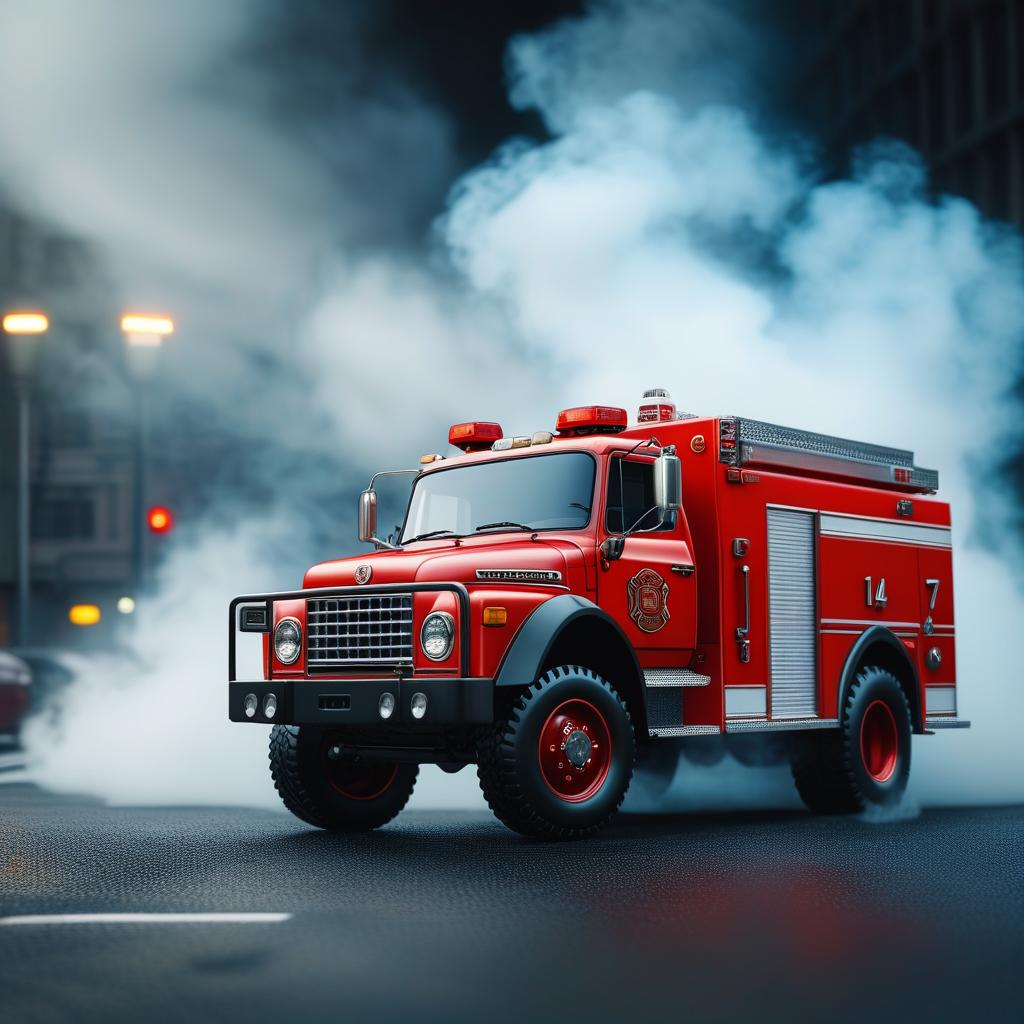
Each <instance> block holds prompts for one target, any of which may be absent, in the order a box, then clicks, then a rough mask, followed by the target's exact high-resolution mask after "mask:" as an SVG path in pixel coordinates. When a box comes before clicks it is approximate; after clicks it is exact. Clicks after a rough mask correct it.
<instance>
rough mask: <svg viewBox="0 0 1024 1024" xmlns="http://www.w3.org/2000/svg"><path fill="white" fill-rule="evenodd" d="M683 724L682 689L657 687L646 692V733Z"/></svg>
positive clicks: (678, 687)
mask: <svg viewBox="0 0 1024 1024" xmlns="http://www.w3.org/2000/svg"><path fill="white" fill-rule="evenodd" d="M682 724H683V688H682V687H681V686H658V687H652V688H651V689H649V690H648V691H647V731H648V732H651V733H655V732H656V733H659V734H660V733H662V732H663V730H665V729H669V728H672V727H673V726H681V725H682Z"/></svg>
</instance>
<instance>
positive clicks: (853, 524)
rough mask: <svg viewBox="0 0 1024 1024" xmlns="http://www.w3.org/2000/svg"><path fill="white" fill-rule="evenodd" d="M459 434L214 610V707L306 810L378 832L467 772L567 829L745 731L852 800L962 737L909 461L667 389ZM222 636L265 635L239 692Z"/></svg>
mask: <svg viewBox="0 0 1024 1024" xmlns="http://www.w3.org/2000/svg"><path fill="white" fill-rule="evenodd" d="M449 441H450V443H451V445H452V446H453V447H454V448H456V449H458V450H459V451H458V454H455V455H452V456H450V457H442V456H440V455H428V456H424V457H423V459H422V460H421V465H420V467H419V469H418V470H414V471H404V472H408V473H409V475H410V476H411V477H413V484H412V489H411V495H410V500H409V505H408V510H407V513H406V517H405V522H404V524H403V525H402V527H401V529H400V531H399V533H398V535H397V537H396V539H394V540H393V541H392V540H388V541H385V540H381V539H379V538H378V537H377V530H376V492H375V489H374V482H375V481H376V479H377V477H374V480H373V481H371V484H370V487H369V488H368V489H367V490H366V491H364V492H363V494H362V495H361V497H360V507H359V534H360V539H361V540H363V541H365V542H367V543H370V544H372V545H373V546H374V549H375V550H374V551H373V552H372V553H370V554H368V555H365V556H360V557H355V558H343V559H339V560H336V561H331V562H327V563H323V564H321V565H316V566H313V567H312V568H311V569H310V570H309V571H308V572H307V573H306V575H305V578H304V580H303V586H302V589H301V590H298V591H294V592H290V593H279V594H258V595H246V596H243V597H238V598H235V600H234V601H232V602H231V606H230V627H229V684H228V687H229V715H230V718H231V719H232V720H233V721H236V722H248V723H262V724H264V725H267V724H271V725H272V726H273V729H272V731H271V738H270V751H271V773H272V776H273V779H274V782H275V785H276V786H277V789H278V791H279V793H280V795H281V797H282V799H283V801H284V803H285V804H286V806H287V807H288V808H289V809H290V810H292V811H293V812H294V813H295V814H297V815H298V816H299V817H300V818H302V819H303V820H305V821H307V822H308V823H310V824H312V825H315V826H319V827H323V828H329V829H337V830H355V829H366V828H373V827H377V826H379V825H382V824H384V823H385V822H387V821H389V820H390V819H391V818H392V817H394V816H395V815H396V814H397V813H398V812H399V811H400V810H401V808H402V807H403V806H404V804H405V803H406V801H407V799H408V797H409V795H410V794H411V792H412V789H413V786H414V783H415V780H416V774H417V771H418V766H419V764H421V763H436V764H439V765H440V766H441V767H442V768H444V769H446V770H449V771H457V770H459V769H461V768H462V767H464V766H466V765H467V764H472V763H475V764H477V766H478V775H479V778H480V783H481V786H482V789H483V792H484V795H485V797H486V798H487V800H488V803H489V805H490V807H491V808H492V810H493V811H494V812H495V814H496V815H497V816H498V817H499V818H500V819H501V820H502V821H503V822H505V823H506V824H507V825H508V826H510V827H511V828H513V829H516V830H518V831H520V832H522V833H524V834H527V835H532V836H539V837H544V838H555V839H557V838H578V837H582V836H585V835H589V834H591V833H592V832H594V831H595V830H596V829H598V828H599V827H601V826H602V825H603V824H604V823H606V822H607V821H608V820H609V819H610V818H611V816H612V815H613V814H614V813H615V811H616V810H617V808H618V807H619V805H620V804H621V802H622V799H623V797H624V796H625V793H626V790H627V788H628V786H629V782H630V778H631V776H632V773H633V770H634V764H635V763H636V762H637V759H638V758H639V761H640V763H641V764H643V763H644V762H645V761H647V760H649V759H651V758H652V757H656V755H657V752H658V751H664V750H673V749H674V748H678V747H688V748H690V749H693V750H697V749H699V748H700V747H701V745H703V748H704V749H709V745H712V744H715V745H717V747H718V748H721V747H722V746H723V745H724V744H735V745H736V752H737V756H740V754H739V753H738V752H739V751H740V750H741V749H742V750H747V751H749V749H750V744H751V743H753V744H761V745H763V748H764V749H765V750H771V751H773V752H775V753H776V754H778V753H780V752H781V754H782V755H784V756H786V757H788V758H789V760H790V762H791V764H792V770H793V776H794V780H795V783H796V786H797V789H798V791H799V793H800V795H801V796H802V798H803V800H804V801H805V803H806V804H807V806H808V807H809V808H810V809H811V810H812V811H815V812H820V813H839V812H849V811H857V810H863V809H865V808H868V807H871V806H886V805H891V804H894V803H896V802H898V800H899V799H900V797H901V795H902V793H903V791H904V789H905V787H906V784H907V778H908V775H909V770H910V754H911V743H910V741H911V735H912V734H914V733H917V734H922V733H930V732H931V731H932V730H934V729H937V728H953V727H958V726H959V727H962V726H966V725H967V724H968V723H967V722H965V721H964V720H962V719H961V718H960V717H959V716H958V711H957V708H958V702H957V689H956V671H955V628H954V616H953V576H952V551H951V539H950V511H949V506H948V505H947V504H945V503H943V502H941V501H937V500H936V499H935V498H934V497H933V496H932V495H934V493H935V492H936V491H937V489H938V474H937V473H936V472H934V471H932V470H927V469H921V468H919V467H917V466H915V464H914V457H913V454H912V453H911V452H909V451H905V450H902V449H896V448H887V447H882V446H879V445H874V444H865V443H860V442H855V441H849V440H845V439H842V438H836V437H829V436H825V435H822V434H818V433H814V432H812V431H806V430H796V429H792V428H787V427H780V426H776V425H773V424H769V423H764V422H761V421H758V420H752V419H745V418H741V417H735V416H724V417H717V418H708V417H697V416H690V415H679V414H678V413H677V411H676V409H675V406H674V405H673V404H672V401H671V398H670V397H669V396H668V394H667V393H666V392H664V391H662V390H660V389H654V390H652V391H650V392H648V393H647V394H645V396H644V402H643V404H642V405H641V407H640V410H639V414H638V417H637V420H636V422H635V423H634V424H632V425H630V424H629V423H628V421H627V413H626V411H625V410H623V409H619V408H613V407H606V406H590V407H584V408H578V409H568V410H564V411H563V412H561V413H560V414H559V416H558V418H557V423H556V429H555V431H554V432H548V431H539V432H537V433H535V434H533V435H528V436H512V437H510V436H506V435H504V433H503V431H502V429H501V427H500V426H499V425H498V424H494V423H483V422H472V423H462V424H457V425H455V426H453V427H452V429H451V431H450V434H449ZM380 475H381V474H378V476H380ZM238 631H242V632H256V633H260V634H262V637H263V677H262V678H261V679H257V680H238V679H236V674H235V644H236V634H237V632H238ZM759 737H760V738H759ZM741 744H745V745H746V746H743V747H741ZM672 763H673V764H674V763H675V762H674V760H673V762H672Z"/></svg>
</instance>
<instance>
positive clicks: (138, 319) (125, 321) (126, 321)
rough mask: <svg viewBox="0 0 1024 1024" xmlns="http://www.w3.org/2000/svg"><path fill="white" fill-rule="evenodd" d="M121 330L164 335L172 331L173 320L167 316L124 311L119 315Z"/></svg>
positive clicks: (127, 332)
mask: <svg viewBox="0 0 1024 1024" xmlns="http://www.w3.org/2000/svg"><path fill="white" fill-rule="evenodd" d="M121 330H122V331H124V333H125V334H156V335H159V336H160V337H166V336H167V335H168V334H173V333H174V321H173V320H172V319H171V318H170V317H169V316H149V315H148V314H144V313H125V315H124V316H123V317H121Z"/></svg>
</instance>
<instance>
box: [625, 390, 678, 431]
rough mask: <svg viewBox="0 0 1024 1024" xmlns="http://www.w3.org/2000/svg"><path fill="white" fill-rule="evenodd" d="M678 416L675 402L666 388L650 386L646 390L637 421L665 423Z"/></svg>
mask: <svg viewBox="0 0 1024 1024" xmlns="http://www.w3.org/2000/svg"><path fill="white" fill-rule="evenodd" d="M678 418H679V416H678V415H677V414H676V405H675V402H673V401H672V396H671V395H670V394H669V393H668V392H667V391H666V390H665V389H664V388H648V389H647V390H646V391H645V392H644V397H643V401H642V402H641V404H640V411H639V412H638V413H637V416H636V421H637V423H665V422H667V421H669V420H675V419H678Z"/></svg>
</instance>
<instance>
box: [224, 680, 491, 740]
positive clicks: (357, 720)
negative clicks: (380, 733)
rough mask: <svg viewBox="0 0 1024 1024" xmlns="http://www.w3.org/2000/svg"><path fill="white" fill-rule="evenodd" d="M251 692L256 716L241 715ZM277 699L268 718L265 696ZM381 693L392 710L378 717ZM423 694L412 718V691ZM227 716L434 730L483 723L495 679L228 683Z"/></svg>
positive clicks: (273, 721)
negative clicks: (420, 710)
mask: <svg viewBox="0 0 1024 1024" xmlns="http://www.w3.org/2000/svg"><path fill="white" fill-rule="evenodd" d="M250 693H252V694H255V696H256V700H257V711H256V714H255V715H254V716H253V717H252V718H250V717H248V716H247V715H246V713H245V698H246V696H247V695H248V694H250ZM271 693H272V694H274V696H275V697H276V699H277V710H276V712H275V713H274V716H273V717H272V718H268V717H267V716H266V715H265V714H264V712H263V708H264V702H265V700H266V697H267V696H268V695H269V694H271ZM385 693H391V694H393V695H394V697H395V710H394V713H393V714H392V715H391V717H390V718H388V719H386V720H385V719H382V718H381V717H380V713H379V711H378V708H379V706H380V698H381V696H382V695H383V694H385ZM417 693H422V694H423V695H424V696H425V697H426V698H427V708H426V713H425V714H424V715H423V717H422V718H414V717H413V715H412V711H411V709H410V705H411V702H412V698H413V695H414V694H417ZM228 717H229V718H230V719H231V721H232V722H253V723H256V724H257V725H268V724H271V725H330V726H337V727H339V728H345V727H347V726H379V727H387V728H392V727H395V726H401V727H402V728H403V729H406V728H407V729H409V730H412V731H416V732H425V733H426V732H432V731H435V730H437V729H438V728H440V727H443V726H450V725H477V724H486V723H490V722H492V721H493V720H494V680H493V679H489V678H484V679H474V678H461V679H398V678H395V677H391V678H378V679H274V680H267V679H263V680H259V681H256V682H245V681H241V682H238V681H232V682H229V683H228Z"/></svg>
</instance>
